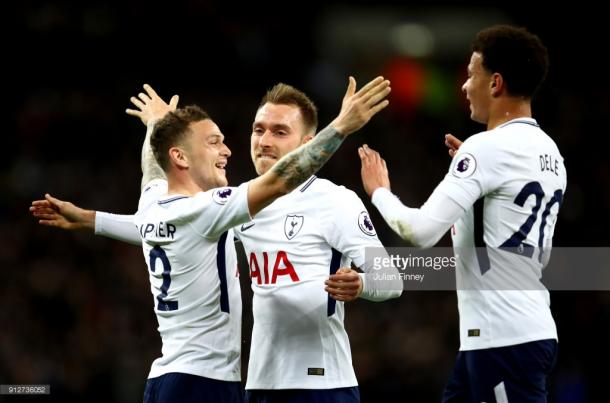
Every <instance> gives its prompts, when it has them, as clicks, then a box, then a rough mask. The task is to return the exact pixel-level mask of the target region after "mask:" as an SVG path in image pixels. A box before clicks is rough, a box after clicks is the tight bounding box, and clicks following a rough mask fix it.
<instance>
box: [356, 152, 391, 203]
mask: <svg viewBox="0 0 610 403" xmlns="http://www.w3.org/2000/svg"><path fill="white" fill-rule="evenodd" d="M358 155H359V156H360V162H361V164H362V169H361V170H360V174H361V175H362V185H363V186H364V190H365V191H366V193H367V194H368V195H369V197H371V196H372V195H373V192H374V191H375V190H376V189H377V188H380V187H384V188H386V189H388V190H390V177H389V175H388V167H387V165H386V163H385V160H384V159H383V158H381V155H379V153H378V152H377V151H375V150H373V149H372V148H370V147H369V146H367V145H366V144H365V145H363V146H362V147H360V148H358Z"/></svg>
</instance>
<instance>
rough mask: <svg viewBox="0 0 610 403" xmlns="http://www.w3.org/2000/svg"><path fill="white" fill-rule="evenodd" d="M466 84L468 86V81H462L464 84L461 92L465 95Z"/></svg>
mask: <svg viewBox="0 0 610 403" xmlns="http://www.w3.org/2000/svg"><path fill="white" fill-rule="evenodd" d="M466 84H468V81H464V84H462V92H463V93H466Z"/></svg>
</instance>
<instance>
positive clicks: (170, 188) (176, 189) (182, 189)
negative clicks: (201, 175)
mask: <svg viewBox="0 0 610 403" xmlns="http://www.w3.org/2000/svg"><path fill="white" fill-rule="evenodd" d="M209 189H211V187H209V188H206V189H204V188H202V187H201V186H199V185H197V184H196V183H195V182H194V181H193V180H192V179H191V177H190V176H188V175H181V174H180V173H178V174H176V173H172V174H168V175H167V194H179V195H186V196H194V195H196V194H197V193H199V192H205V191H206V190H209Z"/></svg>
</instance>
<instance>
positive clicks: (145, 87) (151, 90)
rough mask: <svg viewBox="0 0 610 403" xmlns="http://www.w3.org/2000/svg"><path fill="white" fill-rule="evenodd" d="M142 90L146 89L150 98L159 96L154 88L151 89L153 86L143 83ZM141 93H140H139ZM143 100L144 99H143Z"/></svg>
mask: <svg viewBox="0 0 610 403" xmlns="http://www.w3.org/2000/svg"><path fill="white" fill-rule="evenodd" d="M144 90H145V91H146V93H147V94H148V96H149V97H150V99H152V98H159V95H157V93H156V92H155V90H153V88H152V87H151V86H150V85H148V84H144ZM140 95H141V94H140ZM143 101H144V100H143Z"/></svg>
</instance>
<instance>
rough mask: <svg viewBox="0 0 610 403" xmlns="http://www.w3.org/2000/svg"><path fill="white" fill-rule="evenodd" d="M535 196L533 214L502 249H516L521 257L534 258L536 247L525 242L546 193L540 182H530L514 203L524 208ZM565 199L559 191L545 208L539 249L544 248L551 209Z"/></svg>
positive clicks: (541, 222) (541, 223)
mask: <svg viewBox="0 0 610 403" xmlns="http://www.w3.org/2000/svg"><path fill="white" fill-rule="evenodd" d="M532 195H533V196H535V198H536V204H535V205H534V207H532V212H531V214H530V215H529V216H528V217H527V219H526V220H525V222H524V223H523V224H522V225H521V227H520V228H519V230H518V231H517V232H515V233H514V234H513V235H512V236H511V237H510V238H508V239H507V240H506V241H504V243H503V244H502V245H500V248H507V249H508V250H514V249H516V250H517V252H518V253H519V254H521V255H525V256H527V257H532V255H533V254H534V247H533V246H531V245H528V244H526V243H523V241H524V240H525V239H526V238H527V236H528V234H529V233H530V231H531V230H532V226H533V225H534V223H535V222H536V218H537V215H538V211H539V210H540V206H541V205H542V199H543V198H544V191H543V190H542V186H540V183H539V182H530V183H528V184H527V185H525V186H523V189H521V191H520V192H519V194H518V195H517V197H515V200H514V203H515V204H516V205H518V206H520V207H523V206H524V204H525V202H526V200H527V199H528V198H529V197H530V196H532ZM562 199H563V192H562V190H561V189H557V190H556V191H555V192H554V193H553V197H551V200H549V202H548V203H547V204H546V206H545V207H544V211H543V212H542V217H541V221H540V235H539V236H538V247H539V248H542V247H543V242H544V228H545V227H546V220H547V217H548V216H549V214H550V213H551V208H552V207H553V206H554V205H555V203H559V204H560V205H561V201H562ZM541 258H542V250H541V251H540V256H539V259H541Z"/></svg>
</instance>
